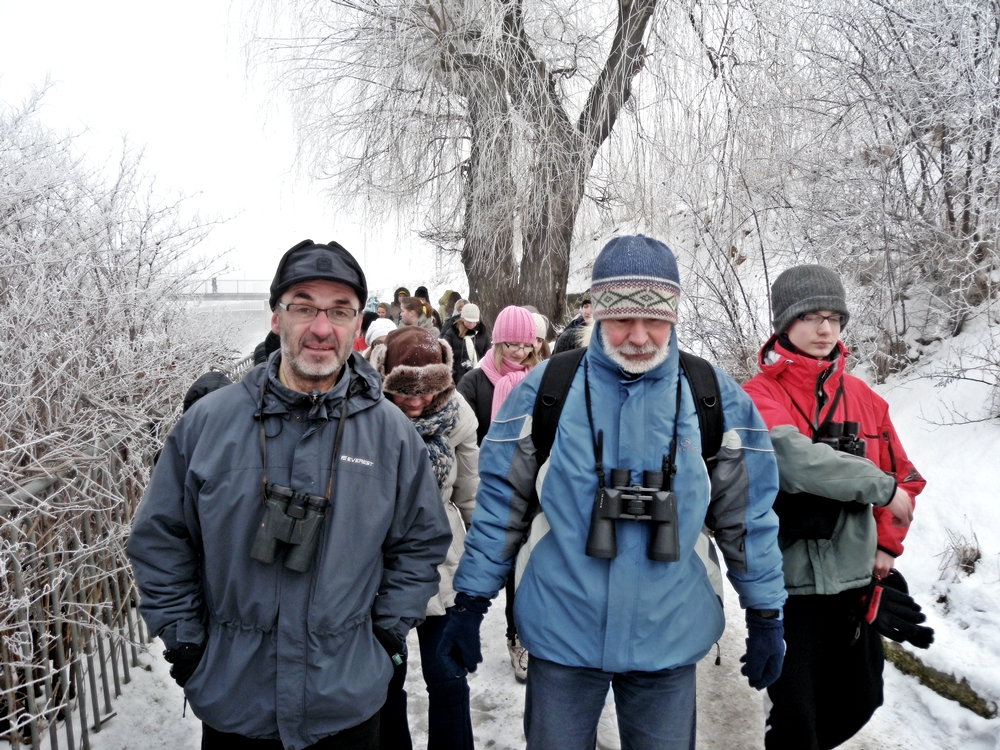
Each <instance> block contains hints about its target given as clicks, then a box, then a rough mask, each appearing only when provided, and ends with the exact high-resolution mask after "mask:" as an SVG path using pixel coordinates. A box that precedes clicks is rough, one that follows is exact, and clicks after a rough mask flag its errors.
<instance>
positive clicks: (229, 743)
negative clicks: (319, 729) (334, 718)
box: [201, 714, 378, 750]
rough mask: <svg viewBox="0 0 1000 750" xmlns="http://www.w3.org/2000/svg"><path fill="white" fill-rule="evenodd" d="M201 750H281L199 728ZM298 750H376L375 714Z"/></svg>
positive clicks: (273, 743) (277, 742)
mask: <svg viewBox="0 0 1000 750" xmlns="http://www.w3.org/2000/svg"><path fill="white" fill-rule="evenodd" d="M201 750H283V745H282V744H281V740H259V739H254V738H251V737H244V736H242V735H239V734H228V733H226V732H220V731H218V730H216V729H212V727H210V726H209V725H208V724H205V723H204V722H202V725H201ZM302 750H378V714H375V715H374V716H373V717H371V718H370V719H367V720H366V721H363V722H361V723H360V724H358V725H357V726H356V727H351V728H350V729H345V730H343V731H341V732H337V733H336V734H331V735H330V736H329V737H324V738H323V739H321V740H320V741H319V742H317V743H316V744H315V745H309V746H308V747H306V748H303V749H302Z"/></svg>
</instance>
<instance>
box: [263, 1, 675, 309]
mask: <svg viewBox="0 0 1000 750" xmlns="http://www.w3.org/2000/svg"><path fill="white" fill-rule="evenodd" d="M655 8H656V3H655V1H654V0H631V1H621V2H602V3H598V4H595V3H590V2H584V1H583V0H552V1H546V2H523V1H522V0H429V1H428V0H399V1H397V2H381V1H379V2H374V1H370V0H335V1H334V2H316V1H315V0H300V1H298V2H294V3H286V4H283V5H282V9H283V10H284V11H286V12H287V13H288V15H289V17H290V19H291V24H292V28H293V29H294V31H293V34H292V37H291V38H290V39H284V40H275V39H269V40H263V41H265V42H266V46H267V48H268V49H269V50H270V51H271V52H272V53H273V56H274V58H275V59H276V60H278V61H279V62H280V63H281V65H282V67H281V69H282V71H283V73H284V76H283V82H284V85H285V86H287V88H288V90H289V91H290V92H291V98H292V101H293V103H294V104H295V105H296V106H297V108H298V117H297V122H298V124H299V127H300V134H301V140H302V143H303V145H304V152H303V156H304V159H305V160H306V162H307V163H309V164H310V165H312V166H313V167H314V168H315V171H316V172H317V173H318V174H320V175H321V176H324V177H328V178H330V179H333V180H335V181H336V188H335V190H334V192H336V193H337V194H339V195H341V196H344V195H348V194H350V195H352V196H354V197H360V198H362V199H364V200H366V201H367V202H368V203H369V204H370V205H373V206H376V207H380V208H386V207H389V208H394V209H399V208H403V209H405V210H406V211H408V212H409V215H412V216H416V217H419V219H418V221H419V223H420V229H421V234H422V235H423V236H424V237H425V238H426V239H428V240H430V241H431V242H432V243H433V244H434V245H436V246H437V247H439V248H442V249H444V250H452V251H457V252H459V253H461V258H462V263H463V265H464V267H465V270H466V274H467V276H468V278H469V285H470V295H471V297H472V298H473V299H475V300H476V301H477V302H479V303H480V304H481V305H482V306H483V307H484V310H485V312H486V314H487V316H492V315H493V314H495V313H496V312H497V311H498V310H499V308H500V307H502V306H503V305H505V304H510V303H532V304H534V305H536V306H537V307H538V308H539V309H540V310H541V311H542V312H543V313H545V314H547V315H549V316H550V317H552V318H554V319H556V320H558V319H559V318H560V317H561V316H562V314H563V311H564V304H565V291H566V280H567V275H568V272H569V259H570V250H571V247H572V242H573V235H574V229H575V226H576V221H577V215H578V212H579V210H580V206H581V202H582V201H583V199H584V195H585V192H586V183H587V179H588V176H589V175H590V174H591V170H592V167H593V165H594V162H595V159H596V158H597V156H598V150H599V149H601V147H602V145H603V144H604V143H605V142H606V141H607V140H608V139H609V137H610V136H611V133H612V131H613V129H614V128H615V125H616V122H617V121H618V119H619V116H620V113H621V111H622V108H623V107H624V106H626V104H627V103H628V102H629V101H630V98H631V87H632V81H633V79H634V78H635V77H636V76H637V75H638V74H639V72H640V70H641V69H642V67H643V65H644V63H645V61H646V59H647V51H646V49H645V46H644V39H645V37H646V35H647V29H648V26H649V24H650V20H651V18H652V17H653V15H654V10H655ZM597 200H600V196H599V194H597Z"/></svg>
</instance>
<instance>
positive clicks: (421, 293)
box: [413, 286, 441, 335]
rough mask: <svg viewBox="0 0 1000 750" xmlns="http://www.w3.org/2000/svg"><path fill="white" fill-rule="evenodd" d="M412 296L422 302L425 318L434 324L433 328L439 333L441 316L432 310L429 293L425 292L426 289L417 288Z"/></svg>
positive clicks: (423, 287)
mask: <svg viewBox="0 0 1000 750" xmlns="http://www.w3.org/2000/svg"><path fill="white" fill-rule="evenodd" d="M413 296H414V297H416V298H417V299H419V300H421V301H423V303H424V304H425V305H426V306H427V317H428V318H430V319H431V322H432V323H433V324H434V327H435V328H437V329H438V331H440V330H441V316H440V315H438V311H437V310H435V309H434V306H433V305H431V296H430V293H429V292H428V291H427V287H425V286H418V287H417V291H415V292H414V293H413ZM439 335H440V334H439Z"/></svg>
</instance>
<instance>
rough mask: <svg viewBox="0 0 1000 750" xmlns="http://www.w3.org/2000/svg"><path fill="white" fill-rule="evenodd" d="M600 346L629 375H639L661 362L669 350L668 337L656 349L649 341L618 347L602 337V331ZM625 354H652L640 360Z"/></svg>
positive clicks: (602, 333)
mask: <svg viewBox="0 0 1000 750" xmlns="http://www.w3.org/2000/svg"><path fill="white" fill-rule="evenodd" d="M601 346H603V347H604V353H605V354H607V355H608V359H610V360H611V361H612V362H614V363H615V364H616V365H618V366H619V367H620V368H622V370H624V371H625V372H627V373H629V374H630V375H641V374H642V373H644V372H649V371H650V370H652V369H653V368H654V367H657V366H658V365H660V364H662V363H663V360H665V359H666V358H667V353H668V352H669V351H670V339H667V342H666V343H665V344H664V345H663V348H662V349H658V348H657V347H655V346H654V345H653V344H651V343H650V344H646V346H632V345H631V344H622V345H621V346H618V347H612V346H611V345H610V344H608V342H607V341H606V340H605V339H604V332H603V331H602V332H601ZM626 354H632V355H635V354H652V355H653V356H652V357H650V358H649V359H647V360H644V361H642V362H636V361H634V360H630V359H628V358H627V357H626V356H625V355H626Z"/></svg>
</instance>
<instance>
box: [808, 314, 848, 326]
mask: <svg viewBox="0 0 1000 750" xmlns="http://www.w3.org/2000/svg"><path fill="white" fill-rule="evenodd" d="M796 317H798V319H799V320H801V321H802V322H803V323H805V324H806V325H811V326H815V327H816V328H819V327H820V326H821V325H823V321H824V320H826V321H829V323H830V325H832V326H836V327H837V328H840V327H841V326H842V325H844V320H846V319H847V316H846V315H841V314H840V313H834V314H833V315H820V314H819V313H802V314H801V315H798V316H796Z"/></svg>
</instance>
